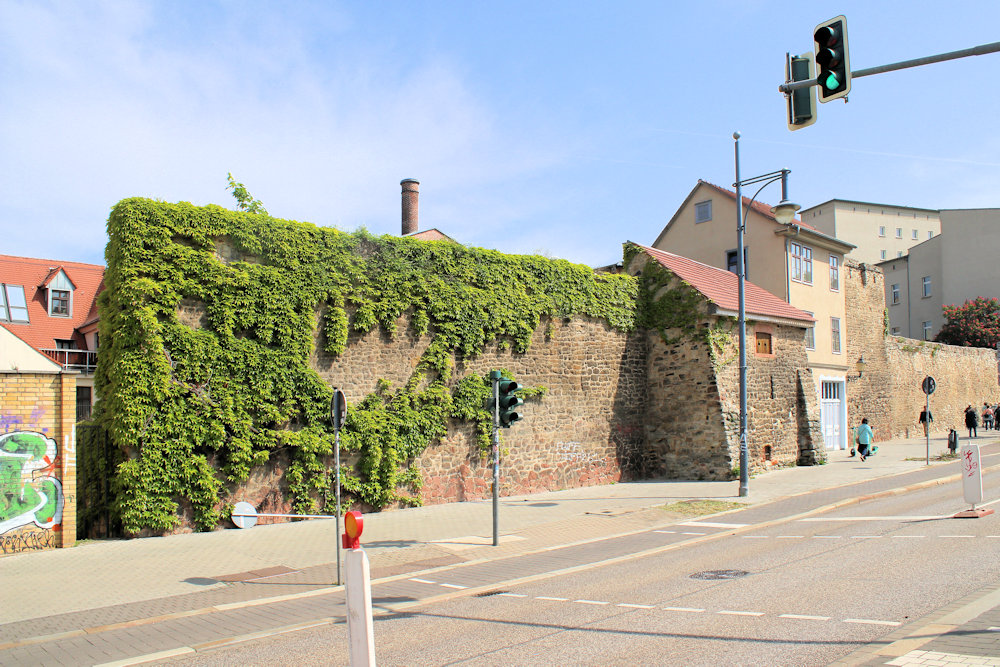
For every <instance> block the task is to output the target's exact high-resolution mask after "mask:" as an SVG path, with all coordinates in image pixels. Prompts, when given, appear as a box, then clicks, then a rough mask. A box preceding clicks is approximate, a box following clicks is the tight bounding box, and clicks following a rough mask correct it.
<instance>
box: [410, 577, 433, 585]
mask: <svg viewBox="0 0 1000 667" xmlns="http://www.w3.org/2000/svg"><path fill="white" fill-rule="evenodd" d="M410 581H415V582H417V583H418V584H431V585H432V586H437V582H436V581H431V580H430V579H410Z"/></svg>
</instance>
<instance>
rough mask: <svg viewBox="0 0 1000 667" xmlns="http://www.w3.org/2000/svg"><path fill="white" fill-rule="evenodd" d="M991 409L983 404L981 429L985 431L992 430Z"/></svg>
mask: <svg viewBox="0 0 1000 667" xmlns="http://www.w3.org/2000/svg"><path fill="white" fill-rule="evenodd" d="M993 417H994V415H993V408H991V407H990V404H989V403H983V428H984V429H986V430H987V431H992V430H993Z"/></svg>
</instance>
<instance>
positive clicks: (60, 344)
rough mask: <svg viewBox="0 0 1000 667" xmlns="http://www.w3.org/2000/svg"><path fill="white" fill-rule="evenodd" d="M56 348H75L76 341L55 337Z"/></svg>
mask: <svg viewBox="0 0 1000 667" xmlns="http://www.w3.org/2000/svg"><path fill="white" fill-rule="evenodd" d="M56 349H57V350H75V349H76V341H75V340H72V339H71V340H63V339H59V338H57V339H56Z"/></svg>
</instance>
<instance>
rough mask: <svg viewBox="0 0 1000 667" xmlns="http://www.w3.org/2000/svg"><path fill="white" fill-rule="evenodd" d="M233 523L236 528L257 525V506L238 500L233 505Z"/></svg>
mask: <svg viewBox="0 0 1000 667" xmlns="http://www.w3.org/2000/svg"><path fill="white" fill-rule="evenodd" d="M233 523H235V524H236V527H237V528H253V527H254V526H256V525H257V508H256V507H254V506H253V505H251V504H250V503H248V502H244V501H242V500H241V501H240V502H238V503H236V504H235V505H233Z"/></svg>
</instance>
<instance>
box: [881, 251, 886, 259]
mask: <svg viewBox="0 0 1000 667" xmlns="http://www.w3.org/2000/svg"><path fill="white" fill-rule="evenodd" d="M880 257H881V258H882V259H885V250H883V251H882V254H881V255H880Z"/></svg>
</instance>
